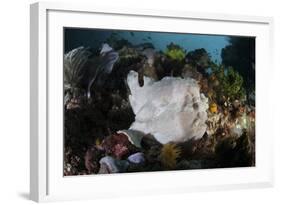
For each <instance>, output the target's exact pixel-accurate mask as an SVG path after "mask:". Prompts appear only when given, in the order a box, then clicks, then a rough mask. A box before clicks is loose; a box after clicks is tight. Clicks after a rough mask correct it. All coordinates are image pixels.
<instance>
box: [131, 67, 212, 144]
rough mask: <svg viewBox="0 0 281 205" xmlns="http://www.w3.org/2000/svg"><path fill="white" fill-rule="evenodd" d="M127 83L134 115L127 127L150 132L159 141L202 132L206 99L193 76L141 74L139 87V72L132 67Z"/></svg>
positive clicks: (176, 139)
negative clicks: (156, 79)
mask: <svg viewBox="0 0 281 205" xmlns="http://www.w3.org/2000/svg"><path fill="white" fill-rule="evenodd" d="M127 84H128V86H129V88H130V91H131V95H130V96H129V101H130V104H131V106H132V109H133V111H134V114H135V115H136V116H135V122H133V124H132V125H131V127H130V129H132V130H137V131H141V132H143V133H145V134H149V133H150V134H152V135H154V137H155V138H156V139H157V140H158V141H159V142H161V143H162V144H165V143H168V142H171V141H173V142H183V141H187V140H189V139H192V138H194V139H199V138H201V137H202V136H203V134H204V133H205V131H206V128H207V125H206V124H205V122H206V120H207V112H206V110H207V109H208V99H207V98H206V97H205V96H204V95H203V94H201V93H200V89H199V86H198V84H197V82H196V81H195V80H194V79H192V78H186V79H182V78H176V77H165V78H163V79H162V80H161V81H154V80H153V79H151V78H148V77H145V76H144V85H143V86H142V87H140V86H139V83H138V73H136V72H135V71H131V72H130V73H129V74H128V76H127Z"/></svg>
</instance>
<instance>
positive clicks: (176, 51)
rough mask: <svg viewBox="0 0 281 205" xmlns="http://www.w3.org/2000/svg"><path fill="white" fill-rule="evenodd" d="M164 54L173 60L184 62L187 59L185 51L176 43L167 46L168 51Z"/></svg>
mask: <svg viewBox="0 0 281 205" xmlns="http://www.w3.org/2000/svg"><path fill="white" fill-rule="evenodd" d="M164 54H165V55H166V56H168V57H169V58H171V59H172V60H177V61H182V60H183V59H184V58H185V54H186V53H185V50H183V48H182V47H180V46H179V45H176V44H174V43H170V44H169V45H167V49H166V50H165V52H164Z"/></svg>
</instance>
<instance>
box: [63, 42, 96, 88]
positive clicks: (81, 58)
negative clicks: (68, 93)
mask: <svg viewBox="0 0 281 205" xmlns="http://www.w3.org/2000/svg"><path fill="white" fill-rule="evenodd" d="M90 55H91V52H90V51H89V49H87V48H84V47H78V48H75V49H73V50H71V51H70V52H68V53H67V54H65V55H64V61H63V67H64V68H63V69H64V86H65V89H71V88H77V87H79V86H80V82H81V80H82V78H83V75H84V67H85V64H86V63H87V61H88V59H89V56H90Z"/></svg>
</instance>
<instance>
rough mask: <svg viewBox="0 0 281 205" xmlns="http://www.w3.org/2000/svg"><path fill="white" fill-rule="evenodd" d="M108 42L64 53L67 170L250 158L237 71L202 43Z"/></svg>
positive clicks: (158, 167) (240, 163)
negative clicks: (160, 46)
mask: <svg viewBox="0 0 281 205" xmlns="http://www.w3.org/2000/svg"><path fill="white" fill-rule="evenodd" d="M123 43H124V42H123ZM111 46H112V47H111ZM111 46H110V45H109V44H104V45H103V47H102V49H101V51H100V52H99V54H98V55H97V52H96V53H94V52H92V51H91V49H89V48H84V47H79V48H77V49H74V50H72V51H70V52H69V53H67V54H65V58H64V76H65V78H64V94H65V95H64V134H65V136H64V137H65V138H64V139H65V140H64V175H65V176H69V175H85V174H108V173H125V172H144V171H162V170H188V169H206V168H226V167H245V166H254V165H255V105H253V104H252V103H249V100H248V98H249V96H247V94H246V93H247V92H245V89H246V88H245V87H243V78H242V77H241V76H240V75H239V73H238V72H236V71H235V70H234V69H233V68H227V67H225V66H223V65H217V64H216V63H214V62H212V60H211V58H210V57H209V56H208V53H207V52H206V51H205V50H204V49H197V50H195V51H190V52H186V51H185V50H183V49H182V48H181V47H180V46H178V45H175V44H171V45H169V46H168V47H167V49H166V50H165V51H164V52H161V51H156V50H154V48H153V47H149V45H143V47H142V45H138V46H137V47H136V46H133V45H131V44H128V42H125V43H124V45H123V46H122V42H115V43H114V44H112V45H111ZM206 69H211V71H212V72H211V73H208V72H207V71H206ZM226 71H227V72H226ZM251 95H253V93H251Z"/></svg>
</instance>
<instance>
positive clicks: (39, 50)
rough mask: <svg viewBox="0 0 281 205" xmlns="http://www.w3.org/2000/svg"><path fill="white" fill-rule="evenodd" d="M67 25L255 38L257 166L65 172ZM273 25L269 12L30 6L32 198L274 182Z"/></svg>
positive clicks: (221, 188)
mask: <svg viewBox="0 0 281 205" xmlns="http://www.w3.org/2000/svg"><path fill="white" fill-rule="evenodd" d="M94 20H96V21H94ZM183 25H187V27H189V28H188V30H186V29H187V28H183V27H184V26H183ZM64 26H72V27H86V28H116V29H131V30H149V31H150V30H151V31H153V30H155V31H170V32H176V31H177V32H192V33H206V34H228V35H246V36H256V39H257V42H256V45H257V47H256V59H257V60H256V61H257V62H256V81H257V83H256V93H257V95H256V102H257V121H256V135H257V138H256V139H257V140H256V166H255V167H250V168H231V169H213V170H211V169H207V170H191V171H190V170H187V171H169V172H153V173H135V174H117V175H110V176H108V175H102V176H76V177H63V173H62V166H63V164H61V163H62V161H61V160H62V155H63V154H62V149H63V147H62V143H63V136H62V119H63V118H62V117H63V116H62V115H63V114H62V107H63V106H61V105H62V99H63V98H62V92H61V89H63V88H62V68H63V66H62V60H63V58H62V56H63V53H62V46H63V45H62V40H63V36H62V28H63V27H64ZM272 29H273V19H272V18H270V17H257V16H238V15H237V16H236V15H225V14H212V13H196V12H187V11H186V12H182V11H156V10H149V9H148V10H139V9H125V8H97V7H96V6H95V5H94V4H73V3H46V2H42V3H35V4H32V5H31V13H30V69H31V71H30V79H31V81H30V119H31V123H30V124H31V127H30V198H31V200H34V201H37V202H41V201H53V200H72V199H84V198H85V199H86V198H87V199H89V198H90V199H95V198H100V197H114V196H124V197H126V196H129V195H142V194H160V193H162V194H163V193H175V192H177V193H180V192H188V191H205V190H223V189H234V188H253V187H270V186H273V160H272V158H273V153H272V150H273V137H272V136H273V134H272V133H271V132H272V131H271V130H270V121H271V120H270V119H272V113H270V112H268V110H267V107H270V93H269V92H268V90H269V87H270V75H269V73H270V72H268V69H270V68H271V67H272V65H271V62H272V59H271V56H272V54H271V52H272V50H273V37H272V35H273V32H272ZM265 85H268V86H265ZM59 99H61V100H59ZM264 119H267V120H264ZM265 138H266V139H265ZM185 181H186V183H185ZM148 182H149V183H148ZM111 184H115V185H116V186H111ZM148 184H149V185H148Z"/></svg>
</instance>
